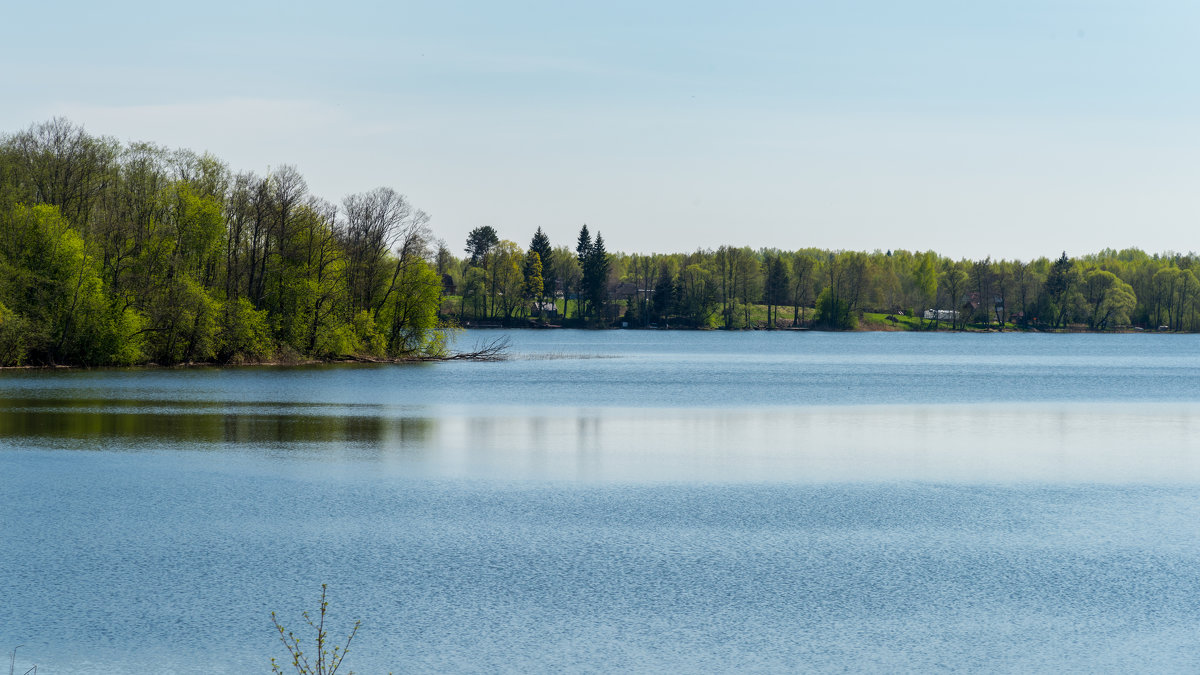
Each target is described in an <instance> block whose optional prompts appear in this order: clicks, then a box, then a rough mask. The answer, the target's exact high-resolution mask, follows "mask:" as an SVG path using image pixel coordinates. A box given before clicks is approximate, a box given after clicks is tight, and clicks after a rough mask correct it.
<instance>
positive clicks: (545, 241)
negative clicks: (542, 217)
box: [529, 227, 554, 298]
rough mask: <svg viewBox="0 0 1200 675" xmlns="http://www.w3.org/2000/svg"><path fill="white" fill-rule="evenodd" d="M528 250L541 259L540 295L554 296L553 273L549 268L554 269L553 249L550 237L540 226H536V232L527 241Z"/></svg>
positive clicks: (545, 296)
mask: <svg viewBox="0 0 1200 675" xmlns="http://www.w3.org/2000/svg"><path fill="white" fill-rule="evenodd" d="M529 250H530V251H532V252H534V253H536V254H538V258H539V259H540V260H541V261H542V271H543V276H542V285H543V287H542V291H541V293H540V295H541V296H542V297H543V298H553V297H554V275H553V274H551V273H550V270H552V269H554V249H553V248H551V247H550V237H547V236H546V233H545V232H542V228H540V227H539V228H538V229H537V232H534V233H533V239H531V240H530V241H529Z"/></svg>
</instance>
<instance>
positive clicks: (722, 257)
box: [438, 225, 1200, 332]
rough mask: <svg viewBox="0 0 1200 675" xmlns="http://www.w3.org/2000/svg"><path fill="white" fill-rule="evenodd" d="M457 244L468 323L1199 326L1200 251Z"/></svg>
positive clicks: (489, 235)
mask: <svg viewBox="0 0 1200 675" xmlns="http://www.w3.org/2000/svg"><path fill="white" fill-rule="evenodd" d="M466 253H467V255H466V256H465V257H463V258H458V257H456V256H454V255H453V254H452V253H451V252H450V251H448V250H445V249H443V250H442V251H440V253H439V257H438V267H439V271H440V272H441V273H443V274H445V275H446V276H447V277H448V278H450V279H451V280H453V281H454V287H455V288H457V291H456V295H455V298H456V299H457V303H456V302H455V301H453V300H452V301H451V302H449V304H448V306H444V308H443V309H444V311H445V312H447V313H448V314H450V315H452V316H454V317H455V318H457V319H460V320H464V321H467V322H470V321H499V322H512V321H513V320H546V319H547V318H548V317H547V314H548V313H553V318H554V320H555V321H557V322H560V323H563V324H565V325H577V326H605V325H628V326H633V327H645V326H659V327H690V328H725V329H745V328H789V327H813V328H825V329H834V330H849V329H854V328H855V327H857V324H858V321H859V319H860V317H862V316H863V315H864V314H866V313H879V314H886V315H892V316H893V317H895V316H897V315H899V316H907V317H911V319H910V320H915V321H916V322H917V326H918V327H919V328H925V329H933V330H936V329H945V328H948V329H958V330H961V329H964V328H967V327H976V328H989V327H991V328H998V329H1001V330H1003V329H1004V328H1005V327H1009V328H1022V329H1048V330H1062V329H1068V328H1072V329H1087V330H1096V331H1104V330H1115V329H1128V328H1133V327H1139V328H1145V329H1161V330H1171V331H1190V332H1194V331H1198V330H1200V318H1198V315H1197V314H1198V313H1197V309H1200V282H1198V281H1197V274H1198V273H1200V269H1198V267H1200V258H1197V256H1196V255H1195V254H1190V253H1189V254H1187V255H1182V254H1176V253H1168V254H1162V255H1159V254H1155V255H1151V254H1147V253H1145V252H1143V251H1140V250H1138V249H1125V250H1121V251H1117V250H1111V249H1110V250H1105V251H1101V252H1100V253H1097V254H1093V255H1086V256H1083V257H1079V258H1071V257H1068V256H1067V254H1066V253H1065V252H1063V253H1062V254H1061V255H1059V256H1057V257H1054V258H1047V257H1041V258H1037V259H1034V260H1030V261H1028V262H1026V261H1021V260H992V259H991V258H990V257H987V258H983V259H981V260H953V259H951V258H947V257H945V256H940V255H938V254H937V253H935V252H933V251H924V252H920V251H916V252H914V251H905V250H896V251H886V252H884V251H874V252H871V253H867V252H861V251H828V250H823V249H816V248H807V249H800V250H796V251H785V250H780V249H770V248H764V249H751V248H748V247H736V246H721V247H719V248H717V249H715V250H698V251H694V252H691V253H668V254H637V253H634V254H625V253H615V254H610V253H607V252H605V251H604V244H603V239H602V238H601V237H599V236H597V237H596V239H595V241H594V242H592V240H591V239H590V233H589V232H588V229H587V226H586V225H585V226H584V227H583V228H582V229H581V230H580V233H579V240H578V244H577V246H576V248H575V250H574V251H572V250H571V249H569V248H567V247H565V246H558V247H552V246H551V245H550V242H549V240H548V239H547V238H546V235H545V234H544V232H543V231H542V229H541V228H540V227H539V228H537V230H536V231H535V232H534V235H533V238H532V239H531V240H530V243H529V246H528V247H527V248H526V249H525V250H522V249H521V247H520V246H519V245H518V244H516V243H515V242H512V241H509V240H501V239H500V238H499V235H498V233H497V232H496V231H495V230H494V229H493V228H491V227H486V226H485V227H481V228H476V229H475V230H473V231H472V232H471V235H470V236H469V237H468V241H467V247H466ZM939 310H940V311H939ZM926 317H928V318H926ZM618 322H619V324H618Z"/></svg>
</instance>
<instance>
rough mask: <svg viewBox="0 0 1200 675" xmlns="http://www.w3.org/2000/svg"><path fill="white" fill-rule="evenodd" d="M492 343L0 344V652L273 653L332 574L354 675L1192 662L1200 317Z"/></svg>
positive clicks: (119, 666)
mask: <svg viewBox="0 0 1200 675" xmlns="http://www.w3.org/2000/svg"><path fill="white" fill-rule="evenodd" d="M497 334H498V333H496V332H489V331H473V332H468V333H467V334H466V335H465V336H464V337H463V338H462V339H461V343H460V344H461V345H462V346H464V347H469V346H470V345H471V344H472V343H473V342H475V341H482V340H487V339H490V338H492V337H495V336H496V335H497ZM512 338H513V341H514V345H513V349H512V351H513V358H512V359H510V360H507V361H504V362H500V363H444V364H425V365H415V366H369V367H367V366H363V367H358V366H339V367H318V368H290V369H267V368H243V369H224V370H220V369H193V370H179V371H158V370H142V371H138V370H129V371H115V370H100V371H89V372H65V373H44V372H5V373H2V374H0V646H3V647H4V649H3V651H5V652H7V651H9V650H11V648H12V647H13V646H15V645H17V644H23V645H24V646H23V647H21V649H20V650H18V652H17V666H18V669H19V671H22V672H23V670H24V668H28V667H29V666H32V665H33V664H35V663H36V664H38V666H39V669H38V672H39V673H78V672H105V673H110V672H111V673H121V672H130V673H133V672H189V673H190V672H229V673H241V672H265V671H266V670H267V669H268V668H269V659H270V657H272V656H275V657H282V656H283V651H282V647H281V646H280V645H279V644H278V642H275V641H273V637H272V629H271V625H270V619H269V613H270V611H272V610H275V611H276V612H277V613H279V614H280V616H281V617H283V618H284V620H285V623H287V624H288V625H289V627H296V628H299V626H300V624H301V621H302V620H301V619H300V617H299V613H300V611H301V610H303V609H307V608H314V607H315V606H316V603H317V596H318V595H319V592H320V584H321V583H327V584H329V587H330V592H331V601H332V611H333V612H334V615H333V616H332V625H333V627H334V628H333V632H334V633H335V634H337V633H345V632H347V631H348V628H349V626H350V625H351V624H352V623H353V620H354V619H362V620H363V628H362V630H361V631H360V633H359V636H358V638H356V642H355V644H354V645H353V648H352V649H351V655H350V657H349V658H347V660H346V662H345V666H344V667H345V668H353V669H354V670H355V671H356V672H360V673H373V672H386V671H387V670H392V671H396V672H409V671H425V672H439V671H446V670H459V671H486V672H493V671H531V670H532V671H559V670H587V671H614V670H630V671H663V670H670V671H690V672H699V671H712V670H749V671H779V670H846V669H850V670H856V671H859V670H878V671H887V672H895V671H913V672H915V671H927V670H989V671H1020V672H1028V671H1060V670H1064V669H1066V670H1077V671H1078V670H1089V671H1091V670H1111V671H1115V670H1121V671H1128V670H1134V671H1145V672H1163V671H1183V672H1194V671H1195V670H1197V669H1198V668H1200V602H1198V600H1200V337H1197V336H1167V335H1114V336H1096V335H1078V336H1068V335H1055V336H1047V335H1016V334H1014V335H962V334H959V335H951V334H942V335H908V334H850V335H833V334H818V333H812V334H808V333H772V334H767V333H742V334H737V333H730V334H726V333H687V332H669V333H667V332H633V331H609V332H576V331H545V332H535V331H524V332H516V333H513V334H512ZM22 664H25V665H24V668H22Z"/></svg>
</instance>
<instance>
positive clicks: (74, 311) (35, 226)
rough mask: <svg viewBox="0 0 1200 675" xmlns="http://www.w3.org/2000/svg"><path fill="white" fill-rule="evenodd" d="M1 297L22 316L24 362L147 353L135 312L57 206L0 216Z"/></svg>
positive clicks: (115, 359) (123, 358) (109, 360)
mask: <svg viewBox="0 0 1200 675" xmlns="http://www.w3.org/2000/svg"><path fill="white" fill-rule="evenodd" d="M0 235H2V236H0V301H3V302H5V303H6V305H7V306H8V307H9V308H11V309H12V311H13V312H14V313H15V314H17V315H19V316H20V317H22V318H23V323H24V327H23V332H24V340H23V343H24V350H25V355H24V356H18V357H16V358H15V360H17V361H25V360H28V361H30V362H33V363H79V364H84V365H107V364H120V363H128V362H131V361H134V360H137V358H139V357H140V349H139V346H140V345H139V344H138V343H137V341H136V336H135V335H134V334H133V333H132V332H130V331H131V330H133V329H134V328H135V327H136V325H137V320H136V315H134V314H132V313H130V312H128V311H126V310H125V309H124V308H115V307H113V306H112V304H110V302H109V301H108V298H107V297H106V295H105V292H104V284H103V282H102V281H101V279H100V270H99V266H98V265H97V264H96V261H95V259H94V258H93V257H92V256H90V255H89V254H88V253H87V251H86V249H85V247H84V243H83V238H82V237H81V236H80V235H79V233H78V232H76V231H75V230H74V229H72V228H71V227H70V225H69V224H68V223H67V221H66V219H65V218H63V217H62V216H61V214H60V213H59V211H58V208H57V207H54V206H49V205H44V204H43V205H38V206H33V207H26V206H22V205H18V206H16V207H15V208H13V209H12V210H11V211H9V212H8V213H7V214H3V215H0Z"/></svg>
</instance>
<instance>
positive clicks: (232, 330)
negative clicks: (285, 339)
mask: <svg viewBox="0 0 1200 675" xmlns="http://www.w3.org/2000/svg"><path fill="white" fill-rule="evenodd" d="M217 335H218V345H219V346H218V349H217V360H218V361H220V362H222V363H228V362H230V361H234V360H238V359H243V360H251V361H257V360H262V359H266V358H269V357H270V356H271V355H272V354H274V353H275V345H274V342H273V341H272V340H271V329H270V323H269V321H268V319H267V313H266V312H265V311H263V310H258V309H255V308H254V305H253V304H252V303H251V302H250V301H249V300H247V299H246V298H238V299H237V300H232V301H229V302H226V303H225V306H224V308H223V311H222V313H221V322H220V326H219V327H218V334H217Z"/></svg>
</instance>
